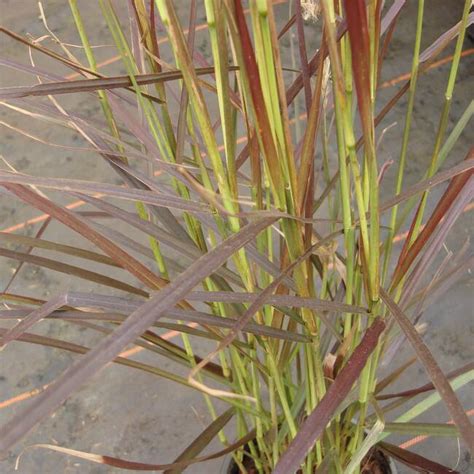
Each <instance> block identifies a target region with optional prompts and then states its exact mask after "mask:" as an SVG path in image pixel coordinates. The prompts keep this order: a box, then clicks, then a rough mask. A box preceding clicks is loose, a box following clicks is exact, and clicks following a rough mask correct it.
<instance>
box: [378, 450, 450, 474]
mask: <svg viewBox="0 0 474 474" xmlns="http://www.w3.org/2000/svg"><path fill="white" fill-rule="evenodd" d="M377 446H378V447H380V448H381V449H382V451H384V452H385V453H386V454H388V455H389V456H390V457H392V458H395V459H397V460H398V461H400V462H401V463H403V464H405V465H406V466H408V467H410V468H411V469H414V470H416V471H418V472H422V473H425V472H433V473H439V474H449V473H457V472H458V471H455V470H454V469H451V468H449V467H446V466H443V465H442V464H439V463H437V462H435V461H431V460H430V459H426V458H425V457H423V456H420V455H419V454H416V453H413V452H411V451H408V450H406V449H402V448H399V447H398V446H394V445H393V444H388V443H379V444H378V445H377Z"/></svg>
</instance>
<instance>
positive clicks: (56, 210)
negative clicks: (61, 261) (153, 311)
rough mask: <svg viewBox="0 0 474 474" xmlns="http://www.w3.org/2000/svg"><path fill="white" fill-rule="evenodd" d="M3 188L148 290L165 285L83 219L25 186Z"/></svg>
mask: <svg viewBox="0 0 474 474" xmlns="http://www.w3.org/2000/svg"><path fill="white" fill-rule="evenodd" d="M3 186H4V187H5V188H7V189H8V190H9V191H11V192H12V193H14V194H15V195H16V196H17V197H19V198H20V199H21V200H23V201H25V202H27V203H28V204H31V205H32V206H34V207H36V208H37V209H40V210H41V211H43V212H44V213H45V214H48V215H50V216H51V217H54V218H55V219H57V220H58V221H59V222H61V223H63V224H64V225H66V226H67V227H69V228H71V229H72V230H74V231H76V232H77V233H78V234H80V235H82V236H83V237H85V238H86V239H87V240H89V241H90V242H92V243H93V244H95V245H96V246H97V247H99V248H100V249H101V250H102V251H103V252H104V253H106V254H107V255H109V256H110V257H111V258H113V259H114V260H115V261H116V262H117V263H118V264H119V265H121V266H122V267H123V268H125V269H127V270H128V271H129V272H130V273H131V274H132V275H134V276H135V277H137V278H138V279H139V280H140V281H141V282H143V283H145V285H147V286H148V287H149V288H154V289H158V288H161V287H162V286H164V285H166V284H167V281H166V280H164V279H163V278H160V277H158V276H157V275H155V274H154V273H152V272H151V271H150V270H148V268H147V267H145V266H144V265H143V264H142V263H140V262H139V261H138V260H136V259H134V258H133V257H132V256H131V255H130V254H128V253H127V252H125V251H124V250H122V249H121V248H120V247H118V246H117V245H115V244H114V243H113V242H111V241H110V240H108V239H106V238H105V237H104V236H103V235H101V234H100V233H99V232H97V231H96V230H94V229H92V227H90V226H89V224H88V223H87V221H86V220H85V219H84V218H81V217H78V216H77V215H76V214H74V213H73V212H71V211H69V210H68V209H65V208H63V207H60V206H58V205H56V204H54V203H53V202H51V201H49V200H48V199H46V198H44V197H42V196H40V195H39V194H37V193H35V192H33V191H31V190H29V189H28V188H27V187H25V186H21V185H16V184H3Z"/></svg>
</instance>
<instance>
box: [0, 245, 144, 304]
mask: <svg viewBox="0 0 474 474" xmlns="http://www.w3.org/2000/svg"><path fill="white" fill-rule="evenodd" d="M0 256H2V257H6V258H10V259H12V260H17V261H19V262H25V263H30V264H32V265H38V266H39V267H44V268H49V269H50V270H54V271H56V272H60V273H65V274H67V275H73V276H75V277H78V278H82V279H83V280H88V281H92V282H94V283H98V284H99V285H105V286H109V287H111V288H116V289H117V290H121V291H126V292H127V293H130V294H134V295H140V296H144V297H148V296H149V294H148V293H147V292H146V291H143V290H141V289H140V288H137V287H135V286H132V285H129V284H128V283H125V282H123V281H120V280H116V279H115V278H112V277H109V276H107V275H103V274H101V273H96V272H93V271H90V270H86V269H85V268H81V267H76V266H74V265H69V264H67V263H63V262H58V261H57V260H52V259H49V258H46V257H40V256H38V255H31V254H27V253H23V252H15V251H14V250H8V249H4V248H1V247H0Z"/></svg>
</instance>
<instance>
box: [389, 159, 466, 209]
mask: <svg viewBox="0 0 474 474" xmlns="http://www.w3.org/2000/svg"><path fill="white" fill-rule="evenodd" d="M473 169H474V160H464V161H463V162H462V163H459V164H458V165H455V166H453V167H452V168H449V169H447V170H444V171H440V172H439V173H437V174H436V175H434V176H433V177H431V178H428V179H425V180H423V181H420V182H419V183H416V184H414V185H413V186H410V187H409V188H407V189H406V190H405V191H403V192H402V193H400V194H397V195H396V196H394V197H393V198H390V199H388V200H387V201H385V202H384V203H382V204H381V205H380V212H385V211H387V210H389V209H391V208H392V207H393V206H396V205H397V204H400V203H401V202H403V201H406V200H407V199H409V198H411V197H413V196H416V195H417V194H419V193H421V192H423V191H425V190H427V189H430V188H432V187H434V186H436V185H438V184H440V183H442V182H444V181H447V180H448V179H451V178H454V177H456V176H458V175H460V174H463V173H467V172H471V173H472V170H473Z"/></svg>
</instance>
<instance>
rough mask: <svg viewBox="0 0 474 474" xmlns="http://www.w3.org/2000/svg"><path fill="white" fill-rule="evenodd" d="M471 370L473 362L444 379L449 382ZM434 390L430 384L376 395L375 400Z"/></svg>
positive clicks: (473, 366)
mask: <svg viewBox="0 0 474 474" xmlns="http://www.w3.org/2000/svg"><path fill="white" fill-rule="evenodd" d="M410 362H411V361H410ZM472 369H474V362H471V363H469V364H466V365H463V366H462V367H460V368H459V369H456V370H453V371H452V372H449V373H448V374H446V378H447V379H448V380H451V379H453V378H455V377H457V376H458V375H461V374H464V373H466V372H469V371H470V370H472ZM434 389H435V386H434V385H433V384H432V383H427V384H424V385H422V386H421V387H417V388H412V389H410V390H405V391H403V392H397V393H387V394H383V395H377V400H389V399H391V398H399V397H414V396H415V395H419V394H420V393H425V392H428V391H430V390H434Z"/></svg>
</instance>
